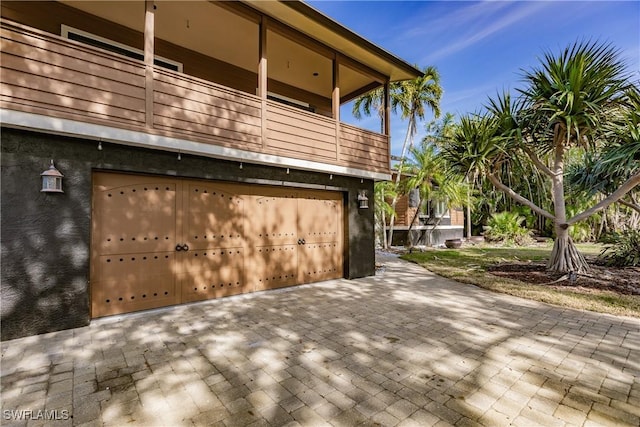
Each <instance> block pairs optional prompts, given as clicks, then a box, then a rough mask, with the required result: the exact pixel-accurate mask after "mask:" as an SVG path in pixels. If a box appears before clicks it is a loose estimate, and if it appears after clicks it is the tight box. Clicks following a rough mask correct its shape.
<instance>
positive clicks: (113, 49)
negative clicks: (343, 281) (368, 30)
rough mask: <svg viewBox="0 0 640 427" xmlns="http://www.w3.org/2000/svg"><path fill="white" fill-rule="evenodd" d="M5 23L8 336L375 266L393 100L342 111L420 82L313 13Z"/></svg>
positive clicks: (296, 7)
mask: <svg viewBox="0 0 640 427" xmlns="http://www.w3.org/2000/svg"><path fill="white" fill-rule="evenodd" d="M1 15H2V21H1V25H2V58H1V67H2V68H1V72H2V74H1V89H2V94H1V96H2V97H1V100H0V120H1V123H2V145H1V147H2V160H1V161H2V169H1V170H2V176H1V178H2V182H1V186H2V195H1V196H2V229H1V239H2V240H1V244H2V271H1V275H2V313H1V314H2V322H1V323H2V339H4V340H6V339H12V338H16V337H21V336H26V335H32V334H39V333H45V332H49V331H54V330H60V329H66V328H74V327H79V326H84V325H87V324H89V322H90V321H91V319H94V318H98V317H103V316H109V315H114V314H120V313H129V312H133V311H138V310H145V309H152V308H157V307H164V306H170V305H176V304H183V303H187V302H191V301H201V300H206V299H210V298H219V297H224V296H227V295H234V294H239V293H245V292H254V291H259V290H266V289H273V288H279V287H283V286H292V285H297V284H301V283H310V282H317V281H321V280H327V279H332V278H343V277H344V278H349V279H351V278H357V277H364V276H368V275H372V274H374V271H375V262H374V236H373V229H374V220H373V209H366V208H364V205H366V204H365V203H362V199H363V197H364V198H366V197H367V195H369V196H372V194H373V183H374V182H375V181H376V180H384V179H389V177H390V167H389V108H388V102H387V108H386V115H385V116H386V117H385V122H384V132H383V133H377V132H372V131H368V130H364V129H359V128H357V127H354V126H350V125H347V124H344V123H342V122H341V121H340V106H341V105H343V104H344V103H346V102H348V101H350V100H352V99H354V98H355V97H357V96H359V95H362V94H364V93H367V92H368V91H370V90H372V89H374V88H379V87H384V88H385V89H386V92H387V99H388V87H389V83H390V82H392V81H401V80H406V79H412V78H415V77H417V76H419V75H420V71H419V70H417V69H415V68H414V67H413V66H411V65H409V64H407V63H406V62H404V61H403V60H401V59H399V58H397V57H396V56H394V55H392V54H390V53H389V52H387V51H385V50H383V49H381V48H379V47H377V46H376V45H374V44H372V43H371V42H369V41H367V40H365V39H363V38H362V37H360V36H358V35H356V34H355V33H353V32H352V31H350V30H348V29H347V28H345V27H343V26H342V25H340V24H338V23H337V22H335V21H333V20H331V19H330V18H328V17H327V16H325V15H323V14H321V13H319V12H318V11H316V10H315V9H313V8H311V7H310V6H308V5H306V4H305V3H302V2H300V1H286V2H279V1H239V2H227V1H220V2H218V1H193V2H181V1H158V2H155V3H154V2H153V1H150V0H147V1H144V0H139V1H127V2H117V3H114V2H108V1H46V2H35V1H5V2H2V4H1ZM43 171H44V172H43ZM43 173H44V176H41V174H43ZM60 175H61V176H60ZM49 180H51V183H49ZM43 182H45V184H44V185H43ZM60 182H61V184H60ZM50 184H52V186H51V185H50ZM59 185H61V187H59ZM359 196H360V200H359ZM371 199H372V197H371ZM361 205H362V207H360V206H361Z"/></svg>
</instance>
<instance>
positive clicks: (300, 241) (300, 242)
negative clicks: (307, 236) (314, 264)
mask: <svg viewBox="0 0 640 427" xmlns="http://www.w3.org/2000/svg"><path fill="white" fill-rule="evenodd" d="M305 243H306V242H305V241H304V239H298V244H299V245H304V244H305Z"/></svg>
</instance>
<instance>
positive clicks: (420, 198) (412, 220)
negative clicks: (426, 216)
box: [407, 196, 422, 248]
mask: <svg viewBox="0 0 640 427" xmlns="http://www.w3.org/2000/svg"><path fill="white" fill-rule="evenodd" d="M421 205H422V196H418V208H417V209H416V213H414V214H413V218H411V222H410V223H409V229H408V230H407V239H408V241H409V248H413V237H412V236H411V230H412V229H413V223H414V222H416V218H417V217H418V214H420V206H421Z"/></svg>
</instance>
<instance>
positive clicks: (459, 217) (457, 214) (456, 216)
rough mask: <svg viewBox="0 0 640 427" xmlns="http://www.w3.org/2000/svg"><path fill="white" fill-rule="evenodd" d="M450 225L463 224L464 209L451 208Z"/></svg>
mask: <svg viewBox="0 0 640 427" xmlns="http://www.w3.org/2000/svg"><path fill="white" fill-rule="evenodd" d="M450 212H451V225H462V226H464V211H463V210H462V209H460V208H454V209H451V211H450Z"/></svg>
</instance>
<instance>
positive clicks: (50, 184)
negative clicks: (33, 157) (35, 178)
mask: <svg viewBox="0 0 640 427" xmlns="http://www.w3.org/2000/svg"><path fill="white" fill-rule="evenodd" d="M40 176H41V177H42V189H41V190H40V192H42V193H64V191H62V178H63V177H64V175H62V174H61V173H60V171H59V170H58V169H56V167H55V166H54V165H53V160H51V165H50V166H49V169H47V170H46V171H44V172H42V173H41V174H40Z"/></svg>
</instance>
